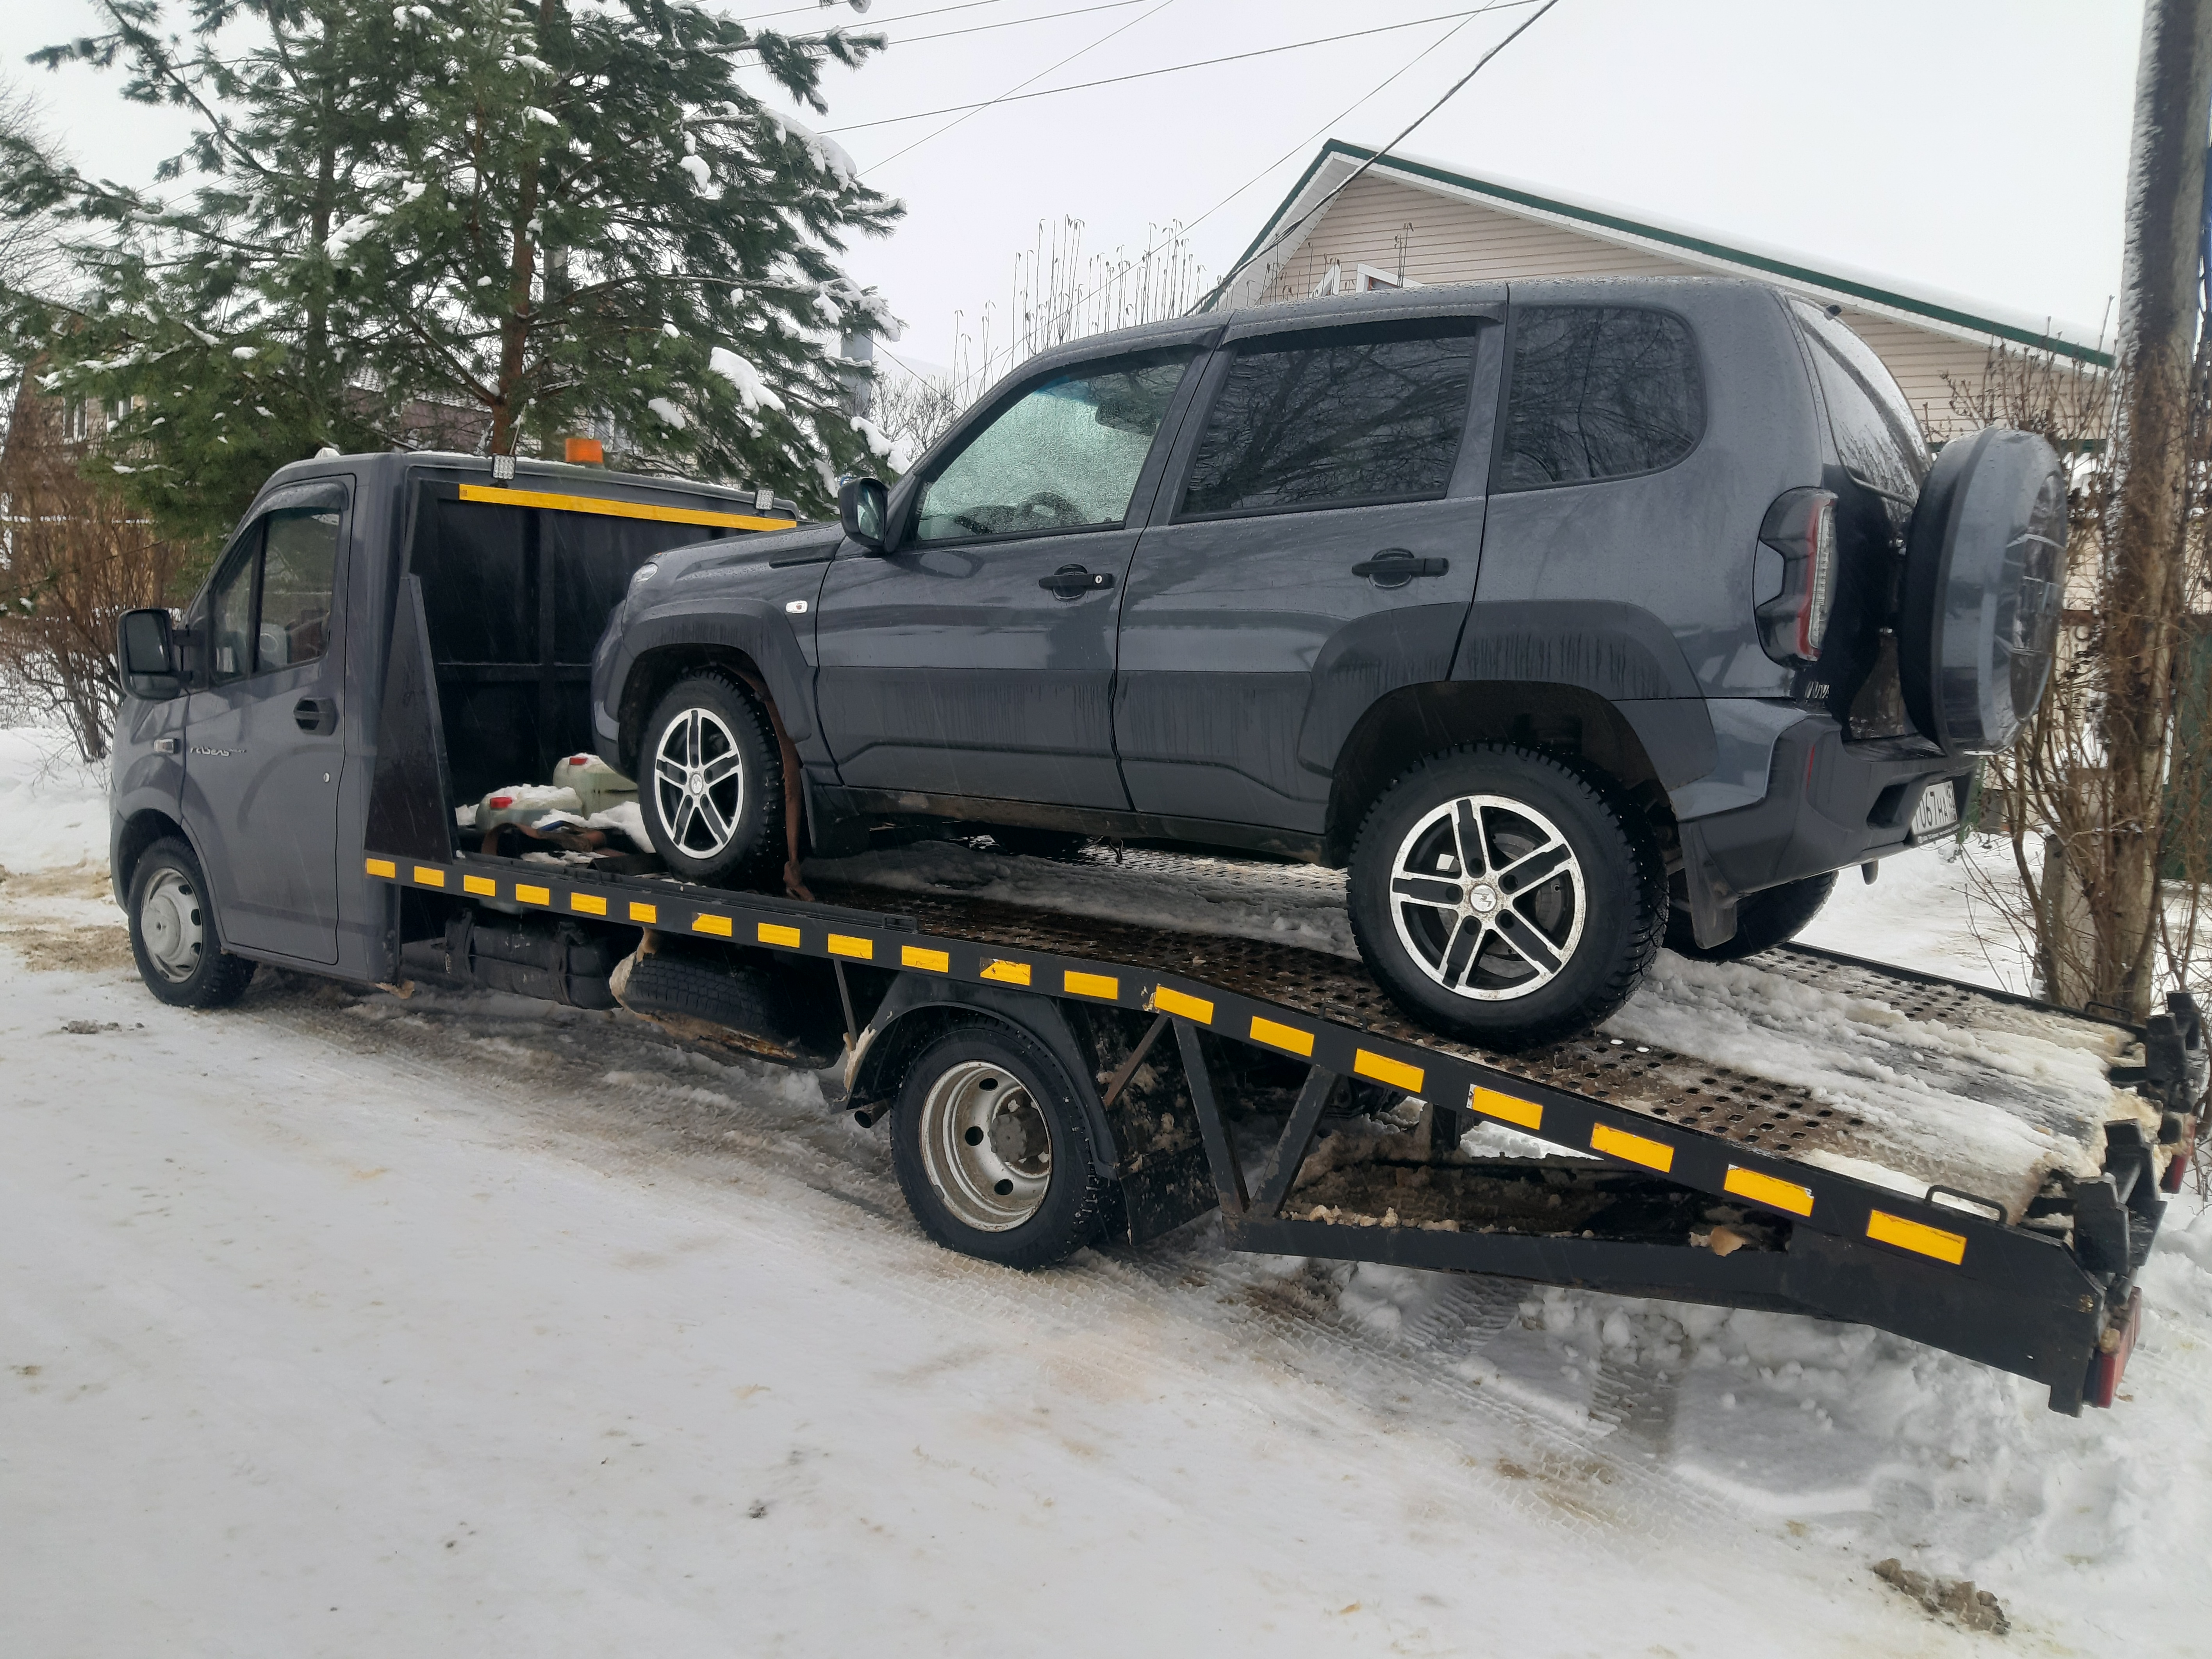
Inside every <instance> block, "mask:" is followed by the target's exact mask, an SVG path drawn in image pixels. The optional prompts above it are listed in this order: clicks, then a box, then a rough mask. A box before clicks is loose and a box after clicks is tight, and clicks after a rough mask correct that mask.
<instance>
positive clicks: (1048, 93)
mask: <svg viewBox="0 0 2212 1659" xmlns="http://www.w3.org/2000/svg"><path fill="white" fill-rule="evenodd" d="M1163 3H1168V0H1163ZM1522 3H1528V0H1522ZM1550 3H1556V0H1547V9H1548V5H1549V4H1550ZM1154 9H1155V10H1157V9H1158V8H1157V7H1156V8H1154ZM1488 9H1490V8H1488V7H1477V8H1476V9H1474V10H1473V11H1448V12H1443V13H1439V14H1438V15H1436V16H1434V17H1416V18H1414V19H1413V21H1410V22H1405V23H1384V24H1383V25H1381V26H1380V27H1376V28H1371V29H1354V30H1352V32H1351V33H1348V34H1325V35H1322V37H1321V38H1320V39H1318V40H1292V41H1291V42H1289V43H1288V44H1286V45H1284V46H1261V47H1259V48H1257V49H1256V50H1255V51H1252V52H1231V53H1230V54H1229V55H1228V56H1226V57H1225V58H1198V59H1195V60H1194V61H1193V62H1191V63H1188V64H1164V65H1163V66H1161V67H1160V68H1158V69H1148V70H1135V71H1133V73H1131V74H1128V75H1109V76H1107V77H1106V78H1105V79H1103V80H1101V81H1079V82H1075V83H1074V84H1073V86H1066V87H1047V88H1044V89H1043V90H1042V91H1039V92H1023V91H1021V90H1020V88H1014V89H1013V90H1012V91H1009V92H1003V93H1000V94H999V95H998V96H997V97H996V98H993V99H989V100H986V101H984V102H982V103H980V104H948V105H946V106H945V107H944V108H943V109H926V110H920V111H917V112H915V113H914V114H912V115H887V116H884V118H882V119H880V120H876V121H855V122H853V123H852V124H851V125H848V126H842V127H824V128H823V132H825V133H832V132H859V131H862V130H864V129H866V128H868V127H890V126H896V125H899V124H900V123H901V122H903V121H927V120H928V119H929V118H932V117H933V116H938V115H951V114H954V113H957V112H962V111H965V112H966V115H963V117H962V118H963V119H965V118H967V116H968V115H974V114H975V113H976V112H978V111H981V110H987V109H989V108H992V107H993V106H995V105H999V104H1018V103H1025V102H1027V101H1028V100H1030V99H1032V98H1057V97H1058V96H1059V95H1060V94H1062V93H1064V92H1087V91H1089V90H1091V88H1094V87H1112V86H1119V85H1121V83H1123V82H1127V81H1146V80H1150V79H1152V77H1153V76H1159V75H1177V74H1180V73H1182V71H1183V70H1194V69H1211V68H1212V67H1213V66H1214V65H1215V64H1239V63H1243V62H1244V61H1245V60H1246V59H1248V58H1272V57H1273V56H1275V55H1276V54H1277V53H1279V52H1302V51H1304V50H1305V49H1306V48H1307V47H1309V46H1334V45H1336V44H1337V43H1338V42H1340V41H1343V40H1363V39H1364V38H1365V37H1367V36H1369V35H1370V34H1392V33H1396V32H1397V31H1399V30H1401V29H1414V28H1420V27H1424V26H1425V25H1427V24H1430V23H1442V22H1447V21H1450V20H1451V19H1453V18H1460V19H1462V20H1465V19H1471V18H1474V17H1477V16H1480V15H1481V14H1482V13H1483V12H1484V11H1486V10H1488ZM1151 15H1152V13H1151V12H1146V14H1145V17H1149V16H1151ZM1537 15H1538V16H1540V17H1541V15H1543V14H1542V13H1541V12H1539V13H1538V14H1537ZM1143 21H1145V19H1144V17H1139V18H1133V19H1132V20H1131V21H1130V22H1129V23H1128V24H1126V25H1124V26H1123V27H1134V26H1135V24H1137V23H1141V22H1143ZM1530 21H1534V19H1533V18H1532V19H1531V20H1530ZM1522 27H1527V25H1526V24H1523V25H1522ZM1115 33H1120V31H1119V30H1116V31H1115ZM1516 33H1517V31H1516ZM1112 38H1113V37H1112V36H1111V35H1109V36H1107V37H1106V39H1108V40H1110V39H1112ZM1508 38H1509V39H1510V38H1511V37H1510V36H1509V37H1508ZM1091 45H1092V46H1099V45H1103V41H1093V42H1092V43H1091ZM1090 50H1091V47H1090V46H1085V48H1084V51H1085V52H1088V51H1090ZM1076 56H1081V54H1080V53H1078V54H1076ZM1068 61H1069V60H1068V59H1066V58H1062V59H1061V60H1060V62H1061V63H1066V62H1068ZM1059 67H1060V64H1054V65H1053V69H1057V68H1059ZM1051 73H1052V70H1039V71H1038V72H1037V73H1036V75H1032V76H1030V79H1029V81H1024V82H1022V83H1021V85H1022V86H1024V87H1025V86H1027V85H1029V84H1030V81H1037V80H1042V78H1043V77H1044V76H1047V75H1049V74H1051ZM1370 95H1371V94H1370ZM1363 101H1364V100H1363ZM952 125H954V126H957V125H959V123H958V122H954V123H953V124H952ZM940 131H951V127H945V128H942V129H940ZM936 136H937V135H936V134H935V133H932V134H931V135H930V137H936ZM917 142H918V143H927V142H928V140H927V139H921V140H918V141H917ZM913 148H915V146H914V145H912V144H909V145H908V146H907V149H913ZM905 154H906V150H901V151H899V152H898V155H905ZM895 159H896V157H889V158H886V160H887V161H888V160H895ZM876 165H877V166H878V167H882V166H884V165H885V162H884V161H878V163H877V164H876Z"/></svg>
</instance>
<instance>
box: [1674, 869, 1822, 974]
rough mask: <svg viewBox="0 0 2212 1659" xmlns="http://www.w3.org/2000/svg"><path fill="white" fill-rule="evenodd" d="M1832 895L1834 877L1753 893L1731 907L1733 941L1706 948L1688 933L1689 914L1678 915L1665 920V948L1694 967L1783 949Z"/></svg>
mask: <svg viewBox="0 0 2212 1659" xmlns="http://www.w3.org/2000/svg"><path fill="white" fill-rule="evenodd" d="M1835 890H1836V872H1834V871H1832V870H1831V871H1829V872H1828V873H1827V874H1826V875H1825V876H1808V877H1806V878H1805V879H1804V880H1802V881H1785V882H1784V883H1783V884H1782V885H1781V886H1779V887H1769V888H1767V889H1766V890H1765V891H1764V892H1759V893H1753V894H1751V895H1750V896H1747V897H1745V898H1742V899H1739V900H1737V901H1736V907H1735V938H1734V939H1729V940H1728V941H1727V942H1726V943H1724V944H1721V945H1712V946H1711V947H1707V946H1705V945H1699V943H1698V936H1697V934H1696V933H1694V932H1693V931H1692V929H1691V927H1690V913H1689V910H1688V909H1687V908H1680V909H1677V910H1676V911H1675V912H1674V914H1673V915H1670V916H1669V917H1668V919H1667V948H1668V950H1670V951H1673V952H1674V954H1675V955H1676V956H1678V957H1692V958H1693V959H1694V960H1696V961H1699V962H1741V961H1742V960H1743V959H1744V958H1745V957H1755V956H1757V955H1758V954H1759V952H1760V951H1771V950H1772V949H1773V948H1774V947H1775V946H1776V945H1787V944H1788V943H1789V942H1790V940H1791V939H1796V937H1797V935H1798V934H1799V933H1802V932H1803V931H1804V929H1805V928H1806V927H1808V925H1809V924H1810V923H1811V921H1812V920H1813V918H1814V916H1817V915H1820V907H1821V906H1822V905H1824V904H1826V902H1828V895H1829V894H1831V893H1832V892H1834V891H1835Z"/></svg>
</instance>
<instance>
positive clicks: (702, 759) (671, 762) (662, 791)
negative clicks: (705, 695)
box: [653, 708, 745, 859]
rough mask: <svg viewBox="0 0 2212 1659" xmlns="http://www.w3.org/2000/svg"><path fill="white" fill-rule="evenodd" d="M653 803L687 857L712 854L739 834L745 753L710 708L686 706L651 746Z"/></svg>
mask: <svg viewBox="0 0 2212 1659" xmlns="http://www.w3.org/2000/svg"><path fill="white" fill-rule="evenodd" d="M744 807H745V763H744V754H743V753H742V752H741V751H740V750H738V739H737V737H736V735H735V734H734V733H733V732H731V730H730V728H729V725H728V723H727V722H726V721H725V720H723V719H722V717H721V716H720V714H716V713H715V712H714V710H713V709H711V708H687V709H685V710H684V712H683V714H679V715H678V716H677V718H676V719H674V720H671V721H669V723H668V729H667V730H666V731H665V732H662V733H661V734H660V741H659V744H656V745H655V746H654V748H653V811H655V812H656V813H657V814H659V818H660V827H661V829H662V830H663V831H664V832H665V834H666V835H667V836H668V839H669V842H670V843H671V845H672V846H674V847H675V848H676V849H677V850H678V852H680V853H682V854H685V855H686V856H687V857H690V858H695V859H710V858H713V857H714V856H715V855H716V854H719V853H720V852H721V851H722V850H723V849H724V848H726V847H727V846H729V844H730V843H731V842H732V841H734V840H736V839H737V835H738V822H739V819H740V817H741V816H742V814H743V813H744Z"/></svg>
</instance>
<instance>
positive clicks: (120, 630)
mask: <svg viewBox="0 0 2212 1659" xmlns="http://www.w3.org/2000/svg"><path fill="white" fill-rule="evenodd" d="M115 661H116V665H117V666H118V668H120V669H121V670H122V672H123V689H124V690H125V691H127V692H129V693H130V694H131V696H134V697H143V698H145V699H146V700H147V701H149V702H167V700H168V699H169V698H171V697H175V696H182V695H183V693H184V689H185V682H184V677H183V675H181V674H180V673H179V672H178V671H177V642H176V639H175V637H174V635H172V634H171V632H170V630H169V613H168V612H167V611H125V612H124V613H123V614H122V616H121V617H118V618H117V619H116V623H115Z"/></svg>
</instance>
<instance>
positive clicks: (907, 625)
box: [815, 346, 1198, 809]
mask: <svg viewBox="0 0 2212 1659" xmlns="http://www.w3.org/2000/svg"><path fill="white" fill-rule="evenodd" d="M1197 355H1198V351H1197V348H1196V347H1195V346H1177V347H1175V348H1173V349H1166V350H1159V351H1152V352H1146V353H1143V354H1140V355H1138V356H1128V355H1123V356H1117V357H1114V358H1109V359H1102V360H1100V361H1098V362H1093V363H1088V364H1083V365H1079V366H1077V367H1074V368H1060V369H1056V370H1054V371H1051V372H1048V373H1046V374H1042V375H1040V376H1038V377H1036V378H1035V379H1032V380H1030V381H1029V382H1028V383H1027V384H1017V385H1015V386H1012V387H1011V388H1009V390H1008V391H1007V392H1006V393H1004V394H1002V395H1000V397H998V398H994V400H993V404H992V407H991V408H990V409H988V410H986V411H984V413H983V414H982V415H981V416H980V417H979V418H978V419H977V420H976V422H975V423H974V425H973V426H972V427H971V428H969V431H968V432H967V433H966V434H964V435H963V438H962V440H961V441H959V442H958V443H957V444H956V445H955V446H954V447H952V448H951V450H949V451H948V453H946V454H945V457H944V458H943V459H941V460H939V461H936V462H934V463H933V464H932V465H931V466H930V468H929V470H928V471H927V474H926V475H925V476H924V477H922V479H921V481H920V483H919V486H918V488H916V489H915V491H914V499H915V502H916V505H915V508H914V509H913V510H912V511H911V512H910V513H908V519H909V520H910V522H909V523H908V525H907V526H904V528H903V532H902V534H901V535H900V536H899V538H898V540H896V542H895V543H894V544H892V546H891V547H890V549H889V550H887V551H886V552H885V553H884V554H882V555H881V556H866V555H862V554H860V553H859V552H858V551H857V550H855V549H854V547H853V546H852V544H849V543H848V544H847V545H846V547H845V549H844V550H843V551H842V552H841V553H840V554H839V556H838V557H837V559H836V562H834V563H833V564H832V565H831V566H830V568H829V574H828V577H827V579H826V580H824V582H823V588H822V598H821V600H820V610H819V614H818V616H817V620H816V624H815V643H816V648H817V652H818V653H819V654H818V658H817V682H816V684H817V706H818V708H819V711H820V714H821V719H822V729H823V735H824V736H825V737H826V738H828V739H829V747H830V750H831V752H832V753H833V754H834V755H835V756H836V761H837V768H838V775H839V776H840V778H841V779H842V781H843V782H844V783H845V784H846V785H848V787H857V788H864V789H884V790H894V791H899V792H902V793H920V794H927V795H933V796H956V797H965V798H970V799H975V798H981V799H997V800H1018V801H1036V802H1044V803H1047V804H1049V805H1060V806H1077V807H1094V808H1109V809H1112V808H1122V807H1126V806H1127V805H1128V801H1127V797H1126V796H1125V795H1124V794H1123V793H1122V789H1121V775H1120V773H1119V772H1118V771H1117V769H1115V763H1114V731H1113V714H1112V702H1111V692H1112V685H1113V679H1114V635H1115V607H1116V602H1117V601H1118V600H1119V599H1120V597H1121V595H1120V589H1121V582H1122V580H1123V579H1124V578H1125V576H1126V575H1127V571H1128V568H1129V556H1130V554H1131V552H1132V551H1133V549H1134V548H1135V545H1136V540H1137V529H1138V526H1139V524H1141V523H1142V521H1143V515H1144V513H1145V512H1146V508H1147V507H1149V505H1150V501H1151V497H1152V492H1153V489H1154V488H1155V483H1156V481H1157V479H1158V477H1159V468H1160V456H1161V452H1162V450H1163V448H1164V446H1163V445H1162V444H1161V442H1160V441H1159V434H1160V433H1162V432H1163V431H1167V432H1172V431H1173V429H1174V423H1173V421H1172V420H1171V419H1170V416H1171V413H1172V411H1174V410H1176V409H1178V408H1179V407H1180V404H1181V396H1182V383H1183V381H1184V380H1185V378H1186V374H1187V371H1188V368H1189V365H1190V363H1191V362H1192V360H1193V359H1194V357H1195V356H1197Z"/></svg>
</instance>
